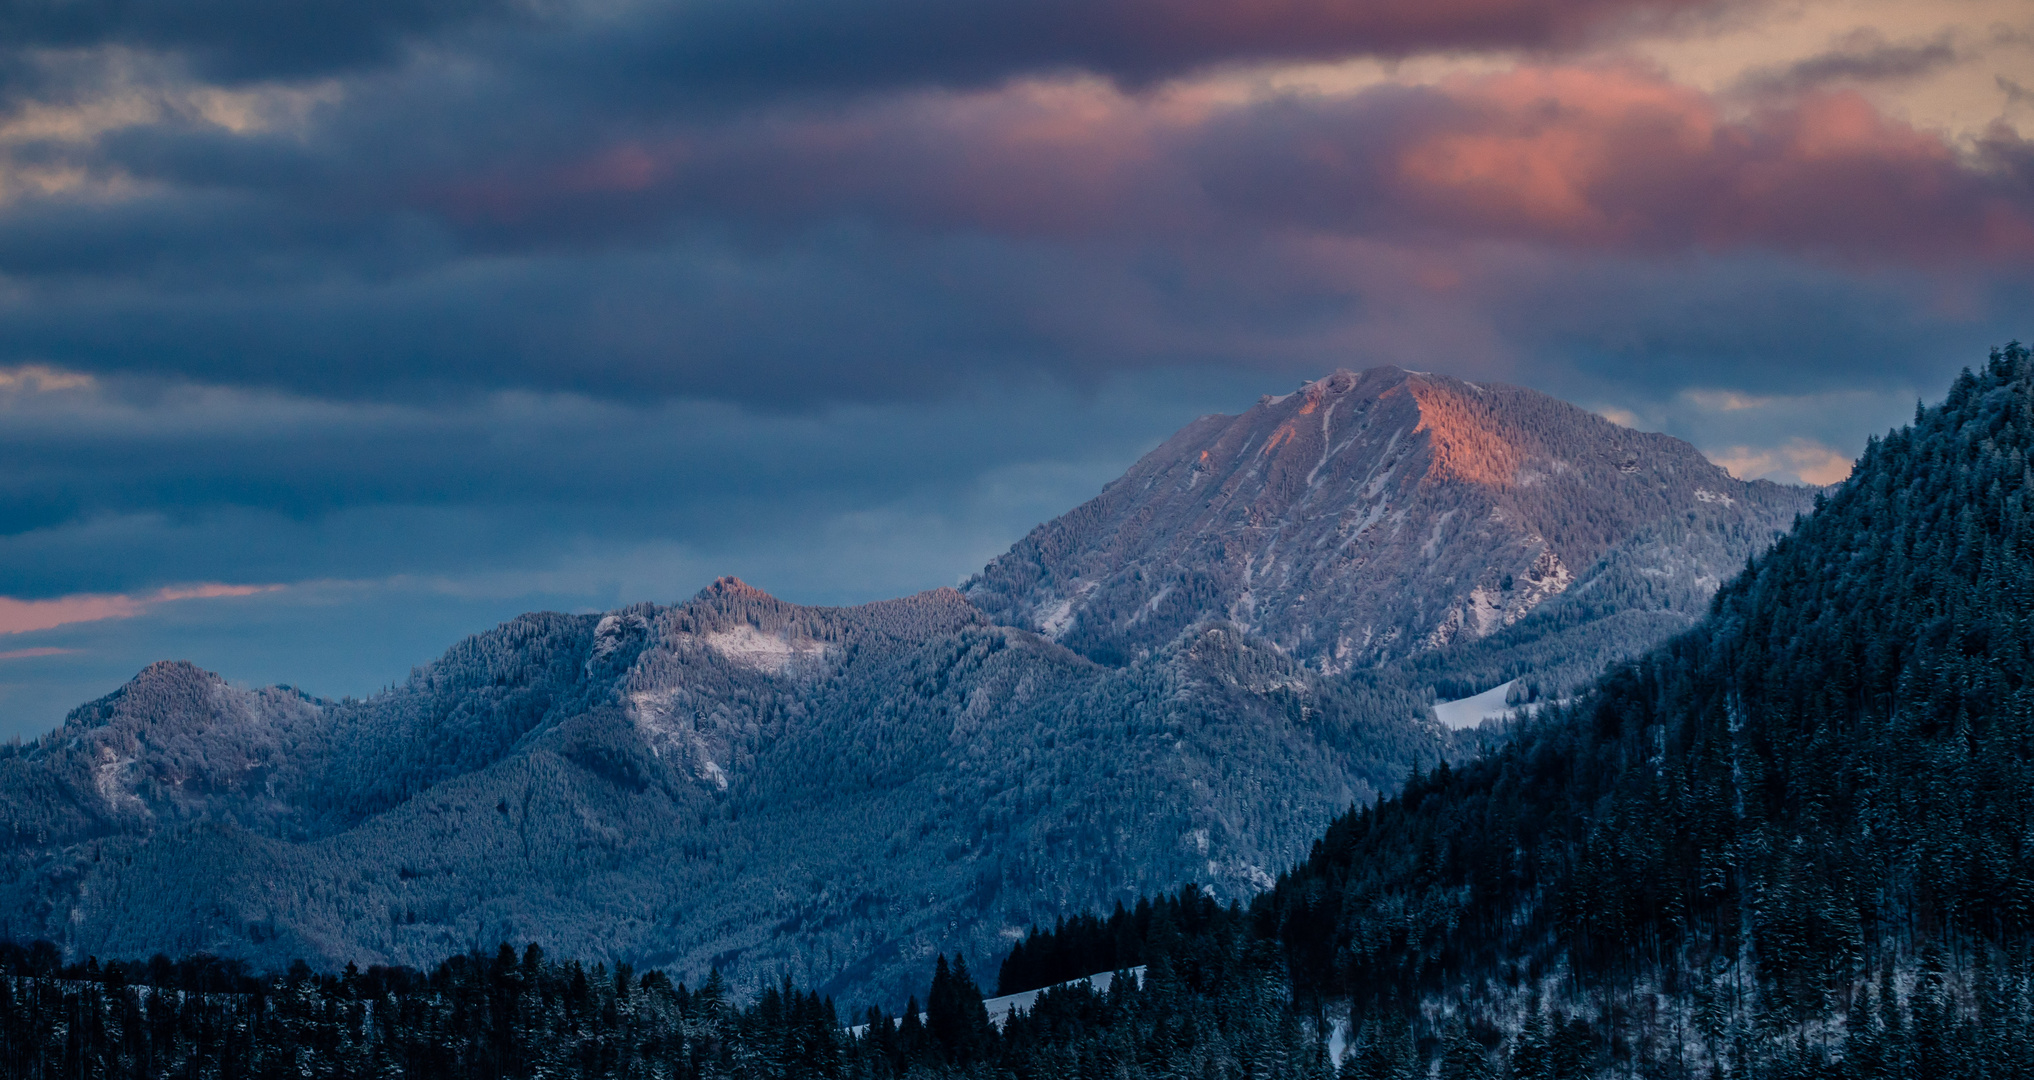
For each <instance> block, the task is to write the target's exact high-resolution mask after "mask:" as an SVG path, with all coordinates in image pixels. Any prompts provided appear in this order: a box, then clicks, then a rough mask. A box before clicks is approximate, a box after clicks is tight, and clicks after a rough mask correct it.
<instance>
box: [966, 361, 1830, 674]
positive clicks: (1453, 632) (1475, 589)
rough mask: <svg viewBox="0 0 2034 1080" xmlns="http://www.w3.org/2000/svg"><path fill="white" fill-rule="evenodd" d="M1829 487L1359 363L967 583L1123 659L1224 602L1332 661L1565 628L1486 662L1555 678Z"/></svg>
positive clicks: (1010, 617) (1541, 403) (1492, 393)
mask: <svg viewBox="0 0 2034 1080" xmlns="http://www.w3.org/2000/svg"><path fill="white" fill-rule="evenodd" d="M1810 498H1811V495H1810V493H1809V492H1808V491H1807V490H1805V489H1802V488H1795V487H1786V486H1782V485H1778V484H1773V483H1770V482H1765V481H1757V482H1751V483H1747V482H1744V481H1741V480H1738V479H1736V478H1734V477H1732V476H1731V475H1730V474H1729V473H1726V472H1724V471H1723V470H1722V469H1720V468H1718V467H1717V466H1716V465H1714V464H1713V463H1711V462H1710V461H1709V460H1708V459H1707V458H1705V457H1703V456H1702V454H1701V452H1699V451H1697V450H1696V449H1695V448H1694V447H1692V446H1690V445H1688V444H1687V443H1685V442H1682V441H1681V440H1679V439H1674V438H1671V437H1669V436H1665V435H1655V434H1646V433H1643V432H1638V431H1633V430H1631V429H1630V428H1625V427H1620V426H1618V425H1616V424H1613V423H1611V422H1610V421H1608V420H1605V419H1603V418H1602V417H1600V416H1597V415H1595V414H1593V413H1590V412H1587V411H1585V410H1582V409H1579V408H1576V407H1575V406H1573V405H1570V404H1568V403H1566V402H1563V401H1559V400H1556V399H1554V398H1551V397H1548V396H1547V395H1545V394H1541V393H1538V392H1537V391H1533V390H1527V389H1523V388H1520V387H1515V386H1502V385H1497V384H1476V383H1469V382H1464V381H1462V380H1460V379H1453V378H1448V377H1446V376H1439V375H1430V374H1425V373H1421V372H1410V371H1403V370H1400V369H1398V368H1390V367H1383V368H1373V369H1371V370H1369V371H1365V372H1362V373H1361V374H1358V373H1354V372H1349V371H1338V372H1335V373H1334V374H1332V375H1329V376H1328V377H1326V378H1324V379H1320V380H1317V381H1314V382H1310V383H1307V384H1306V385H1304V386H1303V387H1301V388H1300V390H1299V391H1298V392H1296V393H1292V394H1285V395H1281V396H1278V397H1266V398H1264V399H1262V400H1261V401H1259V402H1258V404H1257V406H1256V407H1255V408H1253V409H1251V410H1249V411H1248V412H1245V413H1243V414H1242V415H1240V416H1203V417H1201V418H1200V419H1199V420H1196V421H1194V422H1193V423H1192V424H1189V425H1187V427H1185V428H1184V429H1182V430H1181V431H1180V432H1179V433H1178V434H1176V435H1174V436H1173V437H1172V438H1171V439H1168V440H1167V441H1166V442H1165V443H1164V444H1163V445H1161V446H1159V447H1158V449H1156V450H1153V451H1152V452H1151V453H1149V454H1146V455H1145V456H1144V458H1143V459H1142V460H1140V461H1138V462H1137V464H1135V465H1133V466H1132V467H1131V468H1130V471H1129V472H1128V473H1126V474H1125V475H1124V476H1123V477H1122V478H1121V479H1118V480H1116V481H1115V482H1113V483H1111V484H1110V485H1109V486H1108V487H1107V488H1105V489H1104V490H1103V491H1102V493H1101V494H1100V495H1099V496H1097V497H1096V498H1094V499H1093V500H1090V501H1089V502H1087V503H1086V504H1084V505H1082V506H1080V507H1079V508H1077V509H1075V510H1074V511H1072V512H1071V513H1068V514H1066V515H1065V516H1063V517H1060V518H1058V519H1056V520H1054V521H1051V522H1048V523H1046V524H1044V525H1041V526H1039V527H1038V528H1037V529H1035V530H1033V531H1032V533H1031V534H1030V535H1029V536H1026V537H1025V538H1024V539H1023V540H1021V541H1019V542H1018V544H1017V545H1016V546H1015V547H1013V548H1012V549H1011V550H1010V551H1009V553H1008V554H1005V555H1003V556H1002V557H1000V558H998V559H996V560H995V561H994V562H992V563H990V564H989V566H988V567H987V568H986V569H984V570H983V571H982V573H981V574H979V575H977V576H976V577H975V578H974V579H973V580H971V581H969V582H968V583H967V584H966V585H965V586H964V587H963V588H964V590H965V592H966V594H967V597H968V599H969V601H971V602H972V603H973V604H974V605H975V606H976V607H979V608H981V609H982V610H983V611H986V612H988V613H989V614H990V615H991V616H992V617H994V618H995V619H996V620H997V621H998V622H1002V623H1006V624H1009V625H1013V626H1021V627H1024V628H1025V629H1028V630H1032V631H1035V632H1037V633H1039V634H1042V635H1044V636H1046V637H1049V638H1052V639H1053V640H1055V641H1058V642H1060V643H1061V644H1063V645H1066V646H1067V647H1068V648H1071V649H1073V650H1075V651H1077V652H1080V653H1081V654H1083V655H1085V656H1088V657H1090V658H1093V659H1095V660H1097V661H1100V662H1103V663H1113V664H1120V663H1124V662H1127V661H1130V660H1133V659H1135V658H1138V657H1141V656H1144V655H1147V654H1149V653H1150V652H1151V651H1152V650H1153V649H1155V648H1157V647H1159V646H1161V645H1162V644H1164V643H1165V642H1167V641H1170V640H1171V639H1172V638H1173V637H1174V636H1175V635H1177V634H1178V633H1180V631H1181V630H1182V629H1184V628H1185V627H1187V626H1189V625H1191V624H1193V623H1194V622H1195V621H1196V620H1199V619H1202V618H1206V617H1207V616H1208V615H1209V614H1210V613H1215V614H1219V615H1221V616H1223V617H1226V618H1228V619H1230V620H1232V621H1234V622H1235V623H1236V624H1237V625H1239V626H1241V627H1243V628H1244V629H1245V631H1246V632H1248V633H1251V634H1253V635H1256V636H1259V637H1262V638H1264V639H1265V640H1267V641H1269V642H1271V643H1272V644H1273V645H1274V646H1275V647H1277V648H1278V649H1280V650H1281V651H1283V652H1285V653H1287V654H1288V655H1291V656H1293V657H1295V658H1297V659H1300V660H1302V661H1304V662H1305V663H1306V664H1307V665H1308V666H1309V667H1311V668H1314V669H1317V670H1321V671H1324V672H1331V673H1334V672H1346V671H1350V670H1360V669H1375V668H1379V667H1383V666H1387V665H1390V664H1393V663H1394V662H1397V661H1401V660H1403V659H1405V658H1407V657H1409V656H1413V655H1418V654H1422V653H1429V652H1436V651H1439V652H1443V653H1448V654H1450V655H1451V656H1452V655H1454V654H1462V653H1465V652H1480V653H1481V654H1484V655H1486V656H1494V655H1496V654H1497V653H1499V652H1503V651H1505V647H1507V646H1511V645H1513V644H1514V643H1523V642H1525V641H1529V640H1530V641H1537V640H1539V639H1540V638H1541V637H1543V636H1544V634H1545V632H1546V630H1547V629H1548V628H1549V627H1552V626H1556V625H1558V626H1560V627H1561V628H1562V631H1563V638H1564V640H1562V641H1561V642H1559V643H1558V644H1553V645H1551V647H1547V646H1544V645H1543V646H1542V647H1540V648H1538V649H1536V650H1534V655H1533V656H1532V657H1530V658H1529V659H1526V658H1521V657H1516V656H1514V657H1508V658H1507V660H1506V661H1499V662H1496V663H1489V662H1487V661H1486V662H1485V663H1484V664H1483V665H1482V666H1485V667H1489V668H1490V669H1491V672H1492V673H1493V674H1494V673H1496V672H1497V671H1500V670H1502V669H1503V668H1504V667H1505V663H1506V662H1508V661H1509V662H1512V666H1513V667H1514V668H1515V669H1517V670H1514V671H1513V672H1512V673H1511V674H1510V675H1505V676H1503V678H1509V677H1513V676H1514V675H1516V674H1520V673H1522V671H1523V670H1535V671H1538V672H1539V673H1540V674H1541V675H1542V676H1543V677H1545V678H1547V679H1548V680H1549V681H1550V682H1552V683H1555V684H1557V685H1558V684H1565V683H1567V682H1579V681H1583V680H1585V679H1587V678H1589V677H1593V675H1594V674H1595V673H1596V672H1597V671H1599V670H1601V669H1602V667H1603V665H1604V663H1606V662H1607V661H1609V660H1610V659H1613V658H1614V657H1616V656H1618V655H1621V654H1628V653H1633V652H1637V651H1639V650H1642V649H1644V648H1645V647H1647V646H1650V645H1652V644H1654V643H1655V642H1657V641H1659V640H1661V639H1662V638H1664V637H1665V636H1667V635H1668V634H1670V633H1672V632H1675V631H1678V630H1682V629H1685V628H1686V627H1687V626H1688V625H1690V624H1691V623H1692V622H1693V620H1694V619H1695V618H1696V617H1697V616H1699V615H1700V613H1701V611H1702V608H1703V607H1704V605H1706V604H1707V602H1708V599H1709V595H1710V594H1711V593H1712V592H1714V590H1715V589H1716V587H1717V585H1718V584H1720V583H1721V582H1722V580H1723V579H1724V578H1727V577H1729V576H1730V575H1731V574H1733V573H1735V572H1736V571H1737V570H1738V568H1739V567H1741V566H1742V565H1743V563H1744V559H1745V557H1746V556H1747V555H1749V554H1751V553H1752V552H1754V551H1757V550H1758V549H1759V548H1761V547H1763V546H1764V545H1765V544H1766V543H1769V542H1770V541H1771V538H1772V537H1773V536H1775V535H1777V533H1778V532H1779V530H1781V529H1784V528H1786V526H1787V525H1788V523H1789V522H1790V521H1791V520H1792V519H1793V517H1794V516H1795V515H1796V514H1798V513H1801V512H1803V511H1805V510H1807V509H1808V505H1809V499H1810ZM1612 594H1618V595H1612ZM1563 609H1566V610H1563ZM1536 614H1537V615H1540V616H1541V620H1540V622H1539V623H1537V624H1536V625H1535V626H1532V627H1528V628H1527V631H1528V632H1527V633H1524V634H1512V635H1507V634H1506V633H1505V631H1507V630H1510V629H1512V628H1514V627H1517V626H1518V625H1519V624H1520V623H1521V622H1522V621H1524V620H1526V619H1528V618H1529V617H1531V616H1533V615H1536ZM1477 643H1483V647H1482V648H1481V649H1480V650H1476V649H1473V648H1471V647H1472V646H1475V645H1476V644H1477ZM1451 646H1452V647H1453V648H1452V649H1451V648H1450V647H1451ZM1492 646H1499V647H1498V648H1492ZM1451 662H1452V661H1444V664H1446V663H1451ZM1503 678H1493V679H1491V680H1490V682H1491V683H1494V682H1499V681H1503ZM1471 681H1474V680H1471ZM1488 685H1489V683H1486V684H1485V686H1486V687H1487V686H1488ZM1482 688H1484V687H1477V689H1482Z"/></svg>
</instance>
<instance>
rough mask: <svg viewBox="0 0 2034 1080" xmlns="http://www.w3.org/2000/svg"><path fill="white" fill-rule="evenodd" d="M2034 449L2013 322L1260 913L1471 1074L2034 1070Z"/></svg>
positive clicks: (1321, 968)
mask: <svg viewBox="0 0 2034 1080" xmlns="http://www.w3.org/2000/svg"><path fill="white" fill-rule="evenodd" d="M2030 457H2034V357H2030V355H2029V353H2028V351H2027V350H2026V349H2024V348H2020V347H2018V346H2012V347H2009V348H2007V349H2004V350H2001V351H1999V352H1996V353H1994V354H1993V356H1992V358H1991V361H1990V363H1989V364H1988V365H1987V366H1986V367H1985V369H1984V370H1982V371H1980V372H1976V373H1973V372H1969V371H1966V372H1965V373H1964V374H1963V376H1962V377H1961V378H1959V379H1958V380H1957V381H1956V383H1955V385H1954V386H1953V387H1952V388H1951V390H1950V392H1949V395H1948V397H1947V398H1946V400H1945V401H1944V402H1943V404H1942V405H1940V406H1938V407H1936V408H1932V409H1928V410H1926V411H1924V412H1922V413H1921V414H1920V415H1919V416H1917V417H1916V419H1915V421H1914V423H1913V425H1912V426H1910V427H1908V428H1904V429H1902V430H1899V431H1896V432H1894V433H1892V434H1891V435H1889V436H1888V437H1887V438H1885V439H1883V440H1874V441H1873V442H1872V443H1871V444H1870V445H1869V446H1868V447H1867V449H1866V451H1865V453H1864V455H1863V457H1862V458H1861V459H1860V460H1859V462H1858V465H1857V467H1856V471H1855V472H1854V473H1853V474H1852V476H1851V478H1850V480H1849V481H1848V482H1846V483H1845V484H1843V485H1842V486H1841V487H1840V488H1838V489H1837V490H1836V491H1835V492H1834V493H1833V494H1831V495H1830V496H1829V497H1828V498H1827V500H1826V501H1825V502H1822V503H1821V505H1820V506H1819V507H1818V509H1817V511H1816V512H1815V513H1814V514H1813V515H1812V516H1811V517H1809V518H1807V519H1805V520H1804V521H1803V522H1801V523H1800V525H1799V526H1798V527H1796V528H1795V529H1794V530H1793V531H1792V533H1790V534H1789V535H1788V536H1787V537H1786V538H1785V539H1783V540H1782V541H1781V542H1780V543H1779V544H1777V545H1775V546H1774V547H1773V549H1772V550H1771V551H1770V552H1768V553H1766V554H1764V555H1762V556H1760V557H1759V558H1758V559H1757V560H1755V561H1754V562H1753V563H1751V564H1750V565H1749V566H1748V567H1747V568H1746V569H1745V570H1744V572H1743V573H1742V574H1741V575H1739V576H1738V577H1737V578H1736V579H1735V580H1733V581H1732V582H1730V583H1729V584H1728V585H1726V586H1725V587H1724V589H1723V590H1722V591H1721V592H1719V593H1718V595H1717V597H1716V600H1715V602H1714V605H1713V608H1712V611H1711V613H1710V615H1709V616H1708V618H1707V619H1706V620H1705V621H1704V622H1703V623H1702V625H1701V626H1700V627H1699V628H1698V629H1696V630H1695V631H1693V632H1691V633H1689V634H1687V635H1685V636H1682V637H1680V638H1677V639H1675V640H1674V641H1673V642H1671V643H1669V644H1667V645H1665V646H1663V647H1662V648H1660V649H1658V650H1656V651H1653V652H1651V653H1649V654H1647V655H1646V656H1645V657H1643V658H1642V659H1640V660H1639V661H1637V662H1635V663H1632V664H1628V665H1624V666H1621V667H1619V668H1618V669H1616V670H1614V671H1612V672H1611V673H1609V674H1608V675H1606V676H1605V677H1604V678H1603V679H1602V680H1601V681H1600V682H1599V683H1598V684H1597V685H1596V686H1595V687H1594V688H1593V689H1592V690H1591V691H1590V692H1589V693H1588V694H1586V695H1585V696H1583V697H1582V698H1580V699H1578V700H1577V701H1576V702H1575V703H1573V704H1572V705H1571V706H1569V707H1565V708H1554V709H1550V710H1547V711H1546V712H1545V713H1544V714H1543V716H1542V718H1541V719H1540V720H1538V721H1535V722H1533V723H1529V724H1528V725H1526V726H1525V728H1524V729H1523V730H1522V731H1521V732H1520V733H1519V734H1518V737H1517V738H1516V739H1515V740H1514V741H1512V742H1511V743H1510V744H1508V745H1507V746H1505V747H1504V748H1503V749H1502V750H1500V751H1499V752H1497V753H1495V754H1494V755H1492V756H1490V757H1488V758H1486V759H1484V760H1481V761H1478V762H1475V763H1473V764H1471V765H1468V766H1466V767H1463V768H1460V769H1456V770H1449V769H1445V768H1443V769H1438V770H1436V771H1435V772H1434V773H1432V774H1430V775H1427V776H1424V777H1419V778H1415V779H1414V780H1413V781H1411V782H1409V783H1408V784H1407V786H1406V788H1405V790H1404V793H1403V794H1402V795H1401V796H1400V797H1398V798H1396V799H1392V800H1388V801H1386V802H1385V803H1383V804H1381V805H1380V806H1378V807H1376V808H1374V809H1372V808H1364V809H1361V810H1358V811H1356V812H1354V813H1352V814H1350V815H1348V816H1345V817H1344V818H1342V819H1340V820H1338V821H1337V822H1336V823H1335V825H1333V826H1332V827H1330V829H1329V830H1328V831H1327V834H1326V836H1325V837H1324V839H1323V840H1322V841H1321V842H1320V843H1319V844H1318V845H1316V847H1315V849H1314V851H1313V854H1312V855H1311V857H1310V858H1309V859H1307V860H1306V861H1305V862H1304V863H1303V864H1302V865H1300V866H1299V867H1298V868H1296V869H1295V870H1294V871H1293V872H1292V873H1291V874H1289V875H1285V876H1283V877H1282V878H1281V881H1280V884H1279V886H1278V887H1277V888H1276V889H1275V890H1273V892H1272V893H1271V894H1270V895H1268V896H1266V897H1265V898H1263V901H1262V903H1261V904H1260V906H1259V910H1258V912H1257V914H1258V925H1260V926H1263V927H1275V928H1276V933H1277V936H1278V938H1279V939H1280V941H1281V942H1282V944H1283V946H1284V953H1285V956H1286V958H1287V959H1288V960H1289V962H1290V964H1291V970H1292V974H1293V980H1294V983H1295V985H1296V986H1297V987H1298V988H1299V989H1300V991H1301V992H1302V993H1303V994H1317V995H1324V996H1327V997H1330V998H1337V997H1339V998H1342V999H1344V1000H1346V1001H1348V1002H1351V1003H1352V1006H1353V1011H1354V1015H1355V1020H1356V1023H1357V1025H1358V1026H1359V1028H1360V1027H1361V1026H1363V1025H1365V1024H1368V1025H1370V1026H1371V1029H1372V1031H1373V1033H1377V1034H1378V1035H1379V1037H1382V1036H1383V1035H1385V1034H1390V1033H1393V1032H1395V1031H1399V1030H1404V1029H1405V1028H1406V1027H1407V1025H1408V1024H1410V1025H1412V1026H1413V1027H1414V1029H1415V1030H1416V1031H1418V1032H1420V1033H1423V1034H1424V1035H1426V1036H1427V1037H1428V1038H1430V1039H1433V1040H1436V1041H1435V1042H1434V1043H1430V1044H1429V1045H1433V1046H1436V1047H1438V1046H1439V1045H1440V1044H1441V1043H1451V1044H1452V1045H1453V1046H1455V1047H1456V1049H1457V1051H1459V1052H1460V1053H1461V1055H1462V1056H1461V1058H1460V1060H1459V1061H1458V1066H1460V1067H1461V1068H1467V1069H1472V1073H1466V1074H1473V1070H1474V1069H1489V1068H1494V1066H1495V1065H1496V1064H1497V1059H1498V1058H1499V1057H1501V1056H1509V1057H1510V1059H1511V1061H1510V1064H1509V1068H1510V1069H1511V1071H1512V1072H1513V1073H1514V1074H1517V1075H1527V1074H1528V1070H1526V1069H1524V1068H1522V1064H1523V1059H1522V1058H1521V1055H1525V1057H1526V1058H1529V1059H1530V1060H1532V1061H1534V1062H1536V1063H1537V1062H1541V1061H1543V1060H1545V1059H1546V1056H1547V1055H1548V1054H1551V1053H1552V1052H1553V1051H1552V1050H1551V1049H1550V1047H1551V1046H1552V1043H1550V1042H1549V1040H1554V1041H1555V1042H1564V1043H1565V1044H1566V1045H1567V1046H1568V1051H1563V1052H1564V1053H1565V1052H1569V1051H1572V1052H1573V1053H1574V1054H1576V1055H1579V1057H1578V1058H1577V1060H1578V1061H1580V1062H1582V1063H1583V1064H1584V1065H1586V1066H1587V1067H1586V1068H1583V1067H1582V1066H1577V1067H1576V1070H1574V1071H1571V1072H1570V1073H1569V1074H1570V1075H1604V1074H1607V1075H1620V1076H1627V1075H1630V1076H1652V1075H1718V1074H1729V1075H1753V1076H1837V1075H1841V1076H1968V1077H1977V1076H2008V1075H2015V1076H2017V1075H2024V1074H2025V1072H2026V1070H2027V1063H2028V1062H2029V1061H2034V1043H2030V1041H2029V1036H2028V1032H2029V1031H2030V1027H2029V1023H2030V1021H2034V996H2030V994H2034V831H2030V829H2029V822H2030V821H2034V632H2030V627H2029V624H2028V618H2027V613H2028V611H2029V610H2034V468H2030V464H2029V462H2030ZM1394 1037H1395V1036H1394ZM1465 1040H1466V1041H1465ZM1535 1067H1538V1066H1537V1064H1536V1065H1535ZM1421 1072H1422V1074H1424V1070H1421ZM1531 1074H1532V1075H1544V1074H1543V1073H1531Z"/></svg>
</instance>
